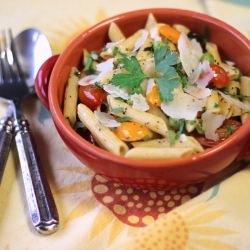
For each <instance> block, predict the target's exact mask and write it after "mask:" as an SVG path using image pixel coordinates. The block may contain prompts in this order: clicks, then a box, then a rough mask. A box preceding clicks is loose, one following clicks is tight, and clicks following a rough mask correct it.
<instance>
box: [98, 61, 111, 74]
mask: <svg viewBox="0 0 250 250" xmlns="http://www.w3.org/2000/svg"><path fill="white" fill-rule="evenodd" d="M113 67H114V58H110V59H108V60H107V61H104V62H102V63H99V64H97V65H96V69H97V71H99V72H101V74H104V73H107V72H109V71H112V70H113Z"/></svg>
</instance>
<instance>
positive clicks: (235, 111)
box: [228, 81, 242, 116]
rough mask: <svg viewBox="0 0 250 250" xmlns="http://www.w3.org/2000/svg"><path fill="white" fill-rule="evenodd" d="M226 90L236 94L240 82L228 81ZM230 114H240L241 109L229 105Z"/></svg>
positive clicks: (238, 90) (238, 91)
mask: <svg viewBox="0 0 250 250" xmlns="http://www.w3.org/2000/svg"><path fill="white" fill-rule="evenodd" d="M228 92H229V93H230V94H232V95H238V94H239V93H240V83H239V82H237V81H230V83H229V85H228ZM231 109H232V116H241V113H242V110H241V109H240V108H239V107H237V106H235V105H232V106H231Z"/></svg>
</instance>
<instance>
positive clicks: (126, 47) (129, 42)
mask: <svg viewBox="0 0 250 250" xmlns="http://www.w3.org/2000/svg"><path fill="white" fill-rule="evenodd" d="M143 31H144V30H143V29H140V30H138V31H136V32H135V33H134V34H133V35H131V36H130V37H128V38H127V39H126V40H125V41H123V42H121V43H119V44H118V45H117V47H118V48H119V50H120V51H121V52H122V53H127V52H128V51H132V50H133V49H134V47H135V43H136V42H137V40H138V39H139V38H140V37H141V35H142V32H143Z"/></svg>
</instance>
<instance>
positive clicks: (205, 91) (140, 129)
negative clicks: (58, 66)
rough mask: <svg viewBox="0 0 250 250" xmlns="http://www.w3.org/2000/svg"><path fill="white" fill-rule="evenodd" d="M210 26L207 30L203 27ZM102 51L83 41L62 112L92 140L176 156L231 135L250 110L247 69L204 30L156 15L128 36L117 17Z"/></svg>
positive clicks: (138, 152)
mask: <svg viewBox="0 0 250 250" xmlns="http://www.w3.org/2000/svg"><path fill="white" fill-rule="evenodd" d="M205 33H206V32H205ZM108 36H109V39H110V42H108V43H107V44H105V46H104V47H103V48H102V49H101V50H100V51H87V50H86V49H83V63H82V64H83V65H82V68H81V69H77V68H75V67H74V68H72V70H71V73H70V76H69V79H68V82H67V85H66V89H65V98H64V105H63V114H64V116H65V118H66V119H67V121H68V122H69V123H70V125H71V126H72V127H73V128H74V129H75V130H76V131H77V132H78V133H79V134H81V135H82V136H83V137H84V138H85V139H87V140H89V141H90V142H91V143H93V144H96V145H97V146H99V147H101V148H103V149H105V150H107V151H109V152H112V153H114V154H116V155H120V156H124V157H128V158H135V159H175V158H181V157H185V156H189V155H193V154H197V153H199V152H202V151H204V150H206V149H207V148H209V147H213V146H214V145H217V144H218V143H220V142H221V141H223V140H225V139H226V138H228V137H229V136H230V135H231V134H232V133H234V132H235V131H236V130H237V129H238V128H239V127H240V126H241V125H242V123H244V122H245V121H246V119H247V118H248V116H249V112H250V77H248V76H242V75H241V72H240V70H239V69H238V68H237V67H236V66H235V65H234V63H233V62H230V61H225V60H222V58H221V56H220V53H219V50H218V47H217V45H216V44H214V43H211V42H209V41H208V37H207V35H206V34H204V36H201V35H199V34H196V33H194V32H192V31H190V29H189V28H188V27H186V26H184V25H182V24H174V25H171V26H170V25H168V24H166V23H158V22H157V21H156V19H155V17H154V16H153V15H152V14H150V15H149V16H148V19H147V22H146V24H145V28H143V29H140V30H138V31H136V32H135V33H134V34H132V35H131V36H129V37H125V36H124V34H123V32H122V31H121V29H120V28H119V27H118V25H117V24H116V23H111V25H110V27H109V31H108Z"/></svg>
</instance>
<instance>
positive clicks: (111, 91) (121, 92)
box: [103, 84, 129, 100]
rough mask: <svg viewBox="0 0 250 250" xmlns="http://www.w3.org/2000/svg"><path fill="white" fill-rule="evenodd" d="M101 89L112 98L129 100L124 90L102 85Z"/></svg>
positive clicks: (110, 85)
mask: <svg viewBox="0 0 250 250" xmlns="http://www.w3.org/2000/svg"><path fill="white" fill-rule="evenodd" d="M103 89H104V90H105V91H106V92H108V93H109V94H110V95H111V96H113V97H120V98H122V99H124V100H128V99H129V94H128V93H127V92H126V90H125V89H121V88H119V87H117V86H114V85H112V84H106V85H104V86H103Z"/></svg>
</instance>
